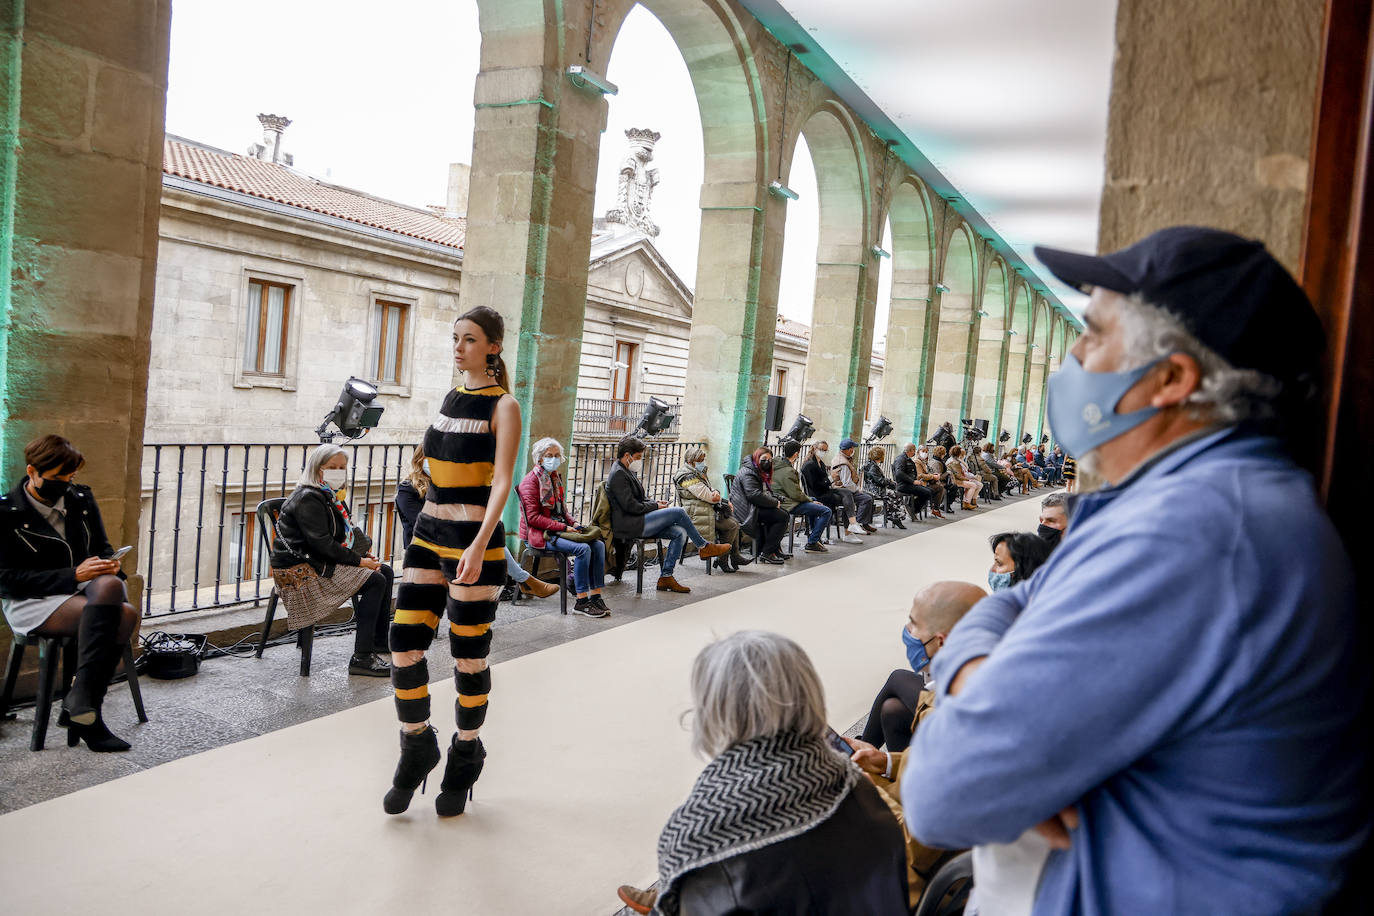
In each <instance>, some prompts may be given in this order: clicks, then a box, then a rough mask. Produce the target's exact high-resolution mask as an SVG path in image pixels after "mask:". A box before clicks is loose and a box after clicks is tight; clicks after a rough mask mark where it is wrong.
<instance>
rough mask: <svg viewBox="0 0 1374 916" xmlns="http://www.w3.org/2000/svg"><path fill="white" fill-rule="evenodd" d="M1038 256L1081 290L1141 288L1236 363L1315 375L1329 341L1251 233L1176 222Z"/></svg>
mask: <svg viewBox="0 0 1374 916" xmlns="http://www.w3.org/2000/svg"><path fill="white" fill-rule="evenodd" d="M1035 256H1036V257H1037V258H1039V259H1040V261H1041V263H1043V264H1044V265H1045V266H1046V267H1048V268H1049V269H1050V271H1051V272H1052V273H1053V274H1054V275H1055V276H1056V277H1058V278H1059V279H1060V280H1063V281H1064V282H1065V283H1067V284H1069V285H1070V286H1073V287H1075V288H1077V289H1080V290H1084V291H1087V288H1088V287H1093V286H1101V287H1104V288H1106V289H1110V290H1113V291H1115V292H1118V293H1125V294H1128V295H1129V294H1133V293H1139V294H1140V295H1141V297H1142V298H1144V299H1145V300H1146V301H1147V302H1150V303H1152V304H1154V305H1157V306H1159V307H1161V308H1164V309H1166V310H1168V311H1169V312H1170V313H1171V314H1173V315H1174V316H1175V317H1176V318H1178V319H1179V321H1181V322H1182V323H1183V325H1184V327H1186V328H1187V329H1188V331H1189V332H1190V333H1192V335H1193V336H1194V337H1196V338H1197V339H1198V340H1200V341H1202V342H1203V343H1204V344H1206V345H1207V346H1208V347H1210V348H1211V349H1213V350H1215V351H1216V352H1217V354H1219V355H1220V356H1221V357H1222V358H1224V359H1225V360H1226V361H1227V362H1229V363H1230V364H1231V365H1232V366H1235V367H1236V368H1238V369H1256V370H1258V371H1260V372H1263V373H1265V374H1266V375H1270V376H1273V377H1274V378H1276V379H1279V380H1281V381H1287V380H1289V379H1293V378H1296V377H1299V376H1302V375H1307V374H1309V373H1311V372H1312V370H1313V369H1314V367H1315V366H1316V365H1317V364H1318V363H1319V361H1320V359H1321V354H1322V350H1323V349H1324V348H1325V345H1326V335H1325V332H1324V331H1323V329H1322V325H1321V320H1320V319H1318V317H1317V313H1316V311H1315V310H1314V309H1313V308H1312V303H1311V301H1309V300H1308V298H1307V294H1306V293H1304V292H1303V291H1302V287H1300V286H1298V284H1297V282H1296V281H1295V280H1294V279H1293V277H1292V275H1290V274H1289V273H1288V271H1287V270H1285V269H1284V267H1283V265H1282V264H1280V263H1279V262H1278V260H1277V259H1275V257H1274V256H1273V255H1271V254H1270V253H1269V252H1268V251H1267V250H1266V249H1265V247H1264V244H1263V243H1261V242H1258V241H1255V240H1253V239H1247V238H1242V237H1241V236H1238V235H1233V234H1231V233H1230V232H1223V231H1221V230H1220V229H1209V228H1206V227H1203V226H1173V227H1171V228H1168V229H1161V230H1159V231H1158V232H1155V233H1153V234H1151V235H1148V236H1146V237H1145V238H1143V239H1141V240H1140V241H1138V242H1136V243H1135V244H1134V245H1131V246H1129V247H1127V248H1122V249H1121V250H1120V251H1113V252H1112V253H1110V254H1104V255H1088V254H1078V253H1075V252H1071V251H1060V250H1058V249H1055V248H1042V247H1039V246H1037V247H1036V248H1035Z"/></svg>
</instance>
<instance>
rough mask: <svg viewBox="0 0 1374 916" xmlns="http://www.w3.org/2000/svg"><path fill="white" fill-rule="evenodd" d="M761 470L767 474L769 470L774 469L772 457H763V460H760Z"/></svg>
mask: <svg viewBox="0 0 1374 916" xmlns="http://www.w3.org/2000/svg"><path fill="white" fill-rule="evenodd" d="M759 470H760V471H762V472H763V473H765V474H767V473H768V472H769V471H771V470H773V459H771V458H765V459H763V460H762V461H760V462H759Z"/></svg>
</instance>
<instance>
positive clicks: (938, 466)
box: [930, 445, 964, 512]
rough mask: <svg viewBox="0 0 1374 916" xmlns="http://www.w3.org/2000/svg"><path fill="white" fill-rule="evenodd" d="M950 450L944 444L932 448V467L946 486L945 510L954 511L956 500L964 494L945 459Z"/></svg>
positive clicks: (942, 484) (941, 483)
mask: <svg viewBox="0 0 1374 916" xmlns="http://www.w3.org/2000/svg"><path fill="white" fill-rule="evenodd" d="M948 455H949V452H947V451H946V450H945V447H944V446H943V445H937V446H935V448H933V449H931V450H930V468H931V470H932V471H933V472H934V473H936V474H938V475H939V477H940V485H941V486H943V487H944V488H945V511H946V512H952V511H954V501H955V500H956V499H960V498H961V497H962V496H963V495H964V489H963V487H961V486H959V485H958V484H957V483H956V482H955V480H954V472H953V470H951V469H950V466H949V464H948V463H947V462H946V461H945V459H946V457H947V456H948Z"/></svg>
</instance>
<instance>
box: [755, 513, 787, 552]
mask: <svg viewBox="0 0 1374 916" xmlns="http://www.w3.org/2000/svg"><path fill="white" fill-rule="evenodd" d="M755 511H756V512H757V513H758V525H759V527H760V528H761V529H763V543H762V544H761V545H760V546H759V549H760V550H761V551H762V555H764V556H766V555H768V554H774V553H781V552H782V536H783V534H784V533H785V532H786V531H787V519H788V516H787V513H786V512H784V511H782V510H781V509H777V508H771V509H765V508H763V507H762V506H758V507H756V508H755Z"/></svg>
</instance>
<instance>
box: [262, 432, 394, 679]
mask: <svg viewBox="0 0 1374 916" xmlns="http://www.w3.org/2000/svg"><path fill="white" fill-rule="evenodd" d="M347 484H348V453H347V452H345V451H344V450H343V449H342V448H340V447H339V446H337V445H333V444H329V443H326V444H324V445H321V446H320V447H318V448H317V449H315V450H314V451H313V452H311V453H310V456H309V457H308V458H307V459H306V462H305V469H304V470H303V471H302V472H301V479H300V482H299V483H297V484H296V488H295V490H293V491H292V492H291V495H290V496H288V497H287V499H286V502H285V503H284V504H283V505H282V507H281V514H280V515H279V516H278V517H277V532H276V537H274V538H273V539H272V555H271V558H270V562H271V565H272V579H273V581H274V582H275V583H276V585H277V592H278V594H280V596H281V603H282V606H283V607H285V608H286V625H287V626H288V627H289V628H290V629H292V630H298V629H301V628H302V627H308V626H313V625H314V624H316V623H319V622H320V621H321V620H323V619H324V618H326V617H328V616H329V615H330V614H332V613H334V612H335V611H336V610H338V608H339V606H340V605H342V604H343V603H345V602H346V601H348V600H349V599H351V598H352V597H353V596H354V595H357V596H358V606H357V618H358V620H357V629H356V630H355V631H354V634H353V657H352V658H350V659H349V660H348V673H349V674H357V675H362V676H364V677H390V675H391V662H390V660H389V659H388V657H387V652H388V648H387V631H388V630H389V629H390V627H391V587H392V582H393V580H394V576H393V574H392V571H391V567H390V566H388V565H386V564H385V563H383V562H381V561H380V560H378V559H377V558H376V557H374V556H373V555H372V552H371V551H372V540H371V538H369V537H368V536H367V533H366V532H364V531H363V530H362V529H361V528H358V527H357V526H355V525H354V524H353V521H352V518H351V517H350V515H349V510H348V503H346V502H345V501H344V495H345V491H346V489H347Z"/></svg>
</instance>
